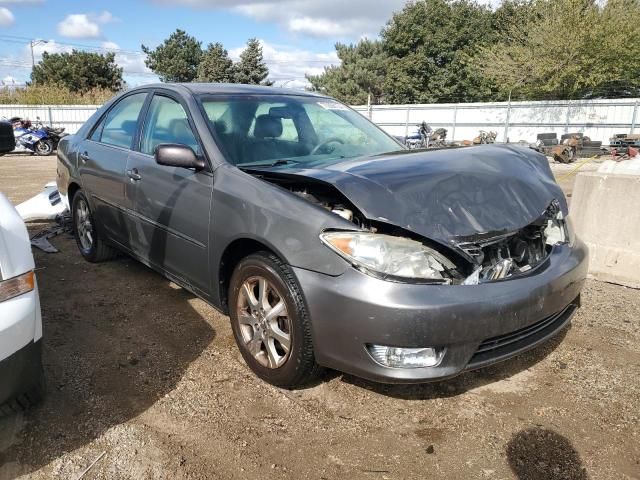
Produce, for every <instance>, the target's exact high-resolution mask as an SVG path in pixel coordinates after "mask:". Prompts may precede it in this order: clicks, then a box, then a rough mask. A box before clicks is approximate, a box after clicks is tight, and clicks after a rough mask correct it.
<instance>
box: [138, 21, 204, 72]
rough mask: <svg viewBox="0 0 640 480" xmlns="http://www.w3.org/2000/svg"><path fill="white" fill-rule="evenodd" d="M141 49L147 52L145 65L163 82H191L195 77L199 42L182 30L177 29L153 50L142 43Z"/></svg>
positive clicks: (199, 57)
mask: <svg viewBox="0 0 640 480" xmlns="http://www.w3.org/2000/svg"><path fill="white" fill-rule="evenodd" d="M142 51H143V52H144V53H146V54H147V58H146V60H145V61H144V62H145V64H146V65H147V67H149V68H150V69H151V70H152V71H153V73H155V74H157V75H158V76H159V77H160V80H162V81H163V82H192V81H193V80H194V79H195V78H196V74H197V71H198V65H199V64H200V59H201V57H202V47H201V42H199V41H198V40H196V38H195V37H192V36H191V35H188V34H187V33H186V32H185V31H184V30H180V29H177V30H176V31H175V32H173V33H172V34H171V35H170V36H169V38H167V39H166V40H165V41H164V42H163V43H162V45H159V46H158V47H157V48H155V49H153V50H152V49H150V48H148V47H145V46H144V45H142Z"/></svg>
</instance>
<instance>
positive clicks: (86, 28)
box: [58, 13, 100, 38]
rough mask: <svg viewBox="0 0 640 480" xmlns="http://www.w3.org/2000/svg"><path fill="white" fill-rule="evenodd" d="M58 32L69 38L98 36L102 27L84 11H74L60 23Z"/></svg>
mask: <svg viewBox="0 0 640 480" xmlns="http://www.w3.org/2000/svg"><path fill="white" fill-rule="evenodd" d="M58 33H59V34H60V35H62V36H63V37H69V38H97V37H99V36H100V27H99V26H98V24H97V23H95V22H92V21H91V20H89V16H88V15H86V14H84V13H72V14H71V15H67V17H66V18H65V19H64V20H62V21H61V22H60V23H58Z"/></svg>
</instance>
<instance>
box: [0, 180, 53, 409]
mask: <svg viewBox="0 0 640 480" xmlns="http://www.w3.org/2000/svg"><path fill="white" fill-rule="evenodd" d="M34 267H35V264H34V262H33V255H32V253H31V243H30V241H29V235H28V233H27V227H26V226H25V224H24V222H23V221H22V219H21V218H20V215H18V212H17V211H16V209H15V208H14V207H13V205H11V203H10V202H9V200H8V199H7V197H5V196H4V195H2V194H1V193H0V416H3V415H8V414H12V413H15V412H18V411H21V410H24V409H26V408H28V407H30V406H31V405H33V404H34V403H36V402H37V401H38V400H39V399H40V398H41V397H42V394H43V392H44V382H43V374H42V358H41V339H42V317H41V313H40V298H39V296H38V284H37V282H36V277H35V273H34Z"/></svg>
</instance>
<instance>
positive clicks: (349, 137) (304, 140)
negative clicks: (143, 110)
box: [200, 95, 402, 167]
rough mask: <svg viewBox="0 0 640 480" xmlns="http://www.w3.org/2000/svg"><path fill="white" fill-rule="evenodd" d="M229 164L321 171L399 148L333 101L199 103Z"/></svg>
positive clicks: (269, 98) (279, 98) (271, 98)
mask: <svg viewBox="0 0 640 480" xmlns="http://www.w3.org/2000/svg"><path fill="white" fill-rule="evenodd" d="M200 101H201V103H202V107H203V110H204V112H205V114H206V116H207V118H208V120H209V127H210V129H211V131H212V133H213V134H214V136H215V137H216V138H217V140H218V142H219V144H220V145H221V146H222V148H223V150H224V153H225V154H226V156H227V160H228V161H229V162H231V163H232V164H234V165H237V166H239V167H243V166H244V167H255V166H274V165H285V166H287V165H288V166H293V165H295V166H308V167H310V166H313V167H318V166H322V165H323V164H325V163H330V162H334V161H335V160H338V159H343V158H351V157H359V156H369V155H378V154H381V153H387V152H392V151H397V150H400V149H401V148H402V147H401V146H400V145H399V144H398V143H396V141H395V140H393V139H392V138H391V137H389V136H388V135H387V134H386V133H384V132H383V131H382V130H380V129H379V128H378V127H376V126H375V125H374V124H372V123H371V122H370V121H368V120H367V119H365V118H364V117H363V116H362V115H360V114H359V113H357V112H356V111H354V110H351V109H350V108H349V107H346V106H345V105H343V104H341V103H339V102H336V101H335V100H331V99H327V98H318V97H306V96H295V95H290V96H288V95H263V96H260V95H242V96H231V97H227V96H225V97H217V96H210V97H207V96H204V97H201V98H200Z"/></svg>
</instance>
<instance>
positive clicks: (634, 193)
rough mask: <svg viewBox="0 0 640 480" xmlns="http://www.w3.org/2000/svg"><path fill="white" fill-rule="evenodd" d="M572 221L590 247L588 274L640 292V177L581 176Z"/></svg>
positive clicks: (572, 202)
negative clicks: (638, 289) (637, 289)
mask: <svg viewBox="0 0 640 480" xmlns="http://www.w3.org/2000/svg"><path fill="white" fill-rule="evenodd" d="M570 217H571V218H572V221H573V224H574V226H575V229H576V233H577V235H578V236H579V237H580V238H581V239H582V240H583V241H584V242H585V243H586V244H587V245H588V246H589V274H590V275H591V276H592V277H593V278H596V279H598V280H604V281H606V282H612V283H617V284H620V285H626V286H628V287H633V288H640V175H624V174H611V173H600V172H584V173H580V174H579V175H578V176H577V177H576V182H575V185H574V188H573V195H572V197H571V213H570Z"/></svg>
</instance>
